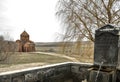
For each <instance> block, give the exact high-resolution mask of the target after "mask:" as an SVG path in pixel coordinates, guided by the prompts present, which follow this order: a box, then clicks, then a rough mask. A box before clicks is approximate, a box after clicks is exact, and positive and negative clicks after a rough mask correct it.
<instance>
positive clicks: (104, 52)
mask: <svg viewBox="0 0 120 82" xmlns="http://www.w3.org/2000/svg"><path fill="white" fill-rule="evenodd" d="M119 51H120V28H119V27H115V26H112V25H105V26H103V27H101V28H100V29H98V30H96V34H95V47H94V65H101V63H103V65H102V66H107V67H108V66H109V67H111V66H112V67H113V66H114V67H116V66H117V65H120V58H119V57H120V53H119Z"/></svg>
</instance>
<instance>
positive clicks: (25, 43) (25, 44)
mask: <svg viewBox="0 0 120 82" xmlns="http://www.w3.org/2000/svg"><path fill="white" fill-rule="evenodd" d="M16 43H17V51H19V52H34V51H35V43H34V42H33V41H31V40H29V34H28V33H27V32H26V31H23V32H22V33H21V35H20V40H16Z"/></svg>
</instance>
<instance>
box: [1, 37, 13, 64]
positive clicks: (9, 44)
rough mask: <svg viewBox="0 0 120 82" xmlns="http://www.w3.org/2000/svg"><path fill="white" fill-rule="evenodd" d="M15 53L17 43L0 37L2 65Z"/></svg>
mask: <svg viewBox="0 0 120 82" xmlns="http://www.w3.org/2000/svg"><path fill="white" fill-rule="evenodd" d="M14 52H15V43H14V42H13V41H8V40H4V37H3V36H0V63H1V62H4V61H6V60H7V59H8V58H9V57H10V56H11V54H13V53H14Z"/></svg>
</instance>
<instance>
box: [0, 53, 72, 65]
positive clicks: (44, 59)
mask: <svg viewBox="0 0 120 82" xmlns="http://www.w3.org/2000/svg"><path fill="white" fill-rule="evenodd" d="M67 61H71V60H69V59H66V58H63V57H57V56H51V55H45V54H38V53H36V54H35V53H34V54H33V53H15V54H14V55H11V56H10V58H8V60H7V61H5V62H2V63H1V64H0V67H6V66H11V65H17V64H30V63H46V64H53V63H61V62H67Z"/></svg>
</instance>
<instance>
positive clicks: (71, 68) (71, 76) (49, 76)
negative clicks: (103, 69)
mask: <svg viewBox="0 0 120 82" xmlns="http://www.w3.org/2000/svg"><path fill="white" fill-rule="evenodd" d="M90 67H91V65H89V64H81V63H79V64H78V63H62V64H55V65H50V66H44V67H37V68H31V69H26V70H20V71H15V72H11V73H8V72H7V73H1V74H0V82H81V81H83V80H86V79H87V78H88V74H89V71H88V69H89V68H90Z"/></svg>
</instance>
